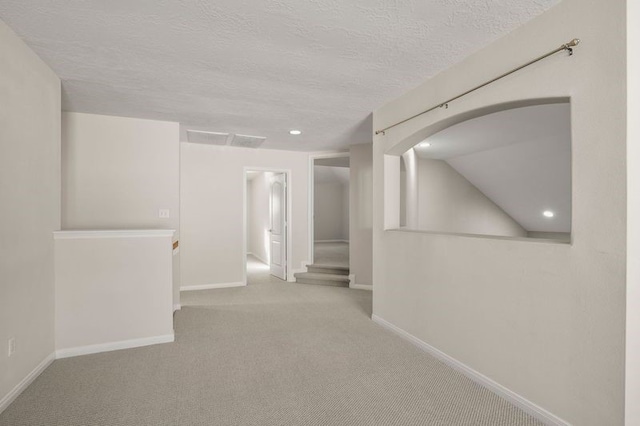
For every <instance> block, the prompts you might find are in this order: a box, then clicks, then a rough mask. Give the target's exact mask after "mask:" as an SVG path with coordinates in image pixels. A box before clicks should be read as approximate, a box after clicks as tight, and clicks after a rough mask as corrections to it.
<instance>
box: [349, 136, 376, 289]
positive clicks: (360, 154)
mask: <svg viewBox="0 0 640 426" xmlns="http://www.w3.org/2000/svg"><path fill="white" fill-rule="evenodd" d="M349 170H350V177H349V188H350V195H349V199H350V206H349V207H350V216H349V223H350V227H349V269H350V272H351V274H353V275H355V277H356V284H361V285H371V284H372V283H373V278H372V272H373V264H372V262H373V258H372V256H373V253H372V250H373V249H372V244H371V238H372V226H373V222H372V212H373V199H372V197H373V150H372V145H371V144H361V145H352V146H351V149H350V163H349Z"/></svg>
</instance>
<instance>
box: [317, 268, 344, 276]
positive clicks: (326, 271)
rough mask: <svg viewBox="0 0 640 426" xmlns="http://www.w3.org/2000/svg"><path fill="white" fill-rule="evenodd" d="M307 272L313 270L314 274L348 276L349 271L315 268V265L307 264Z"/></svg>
mask: <svg viewBox="0 0 640 426" xmlns="http://www.w3.org/2000/svg"><path fill="white" fill-rule="evenodd" d="M307 272H313V273H314V274H332V275H344V276H349V271H348V270H344V269H328V268H316V267H313V266H307Z"/></svg>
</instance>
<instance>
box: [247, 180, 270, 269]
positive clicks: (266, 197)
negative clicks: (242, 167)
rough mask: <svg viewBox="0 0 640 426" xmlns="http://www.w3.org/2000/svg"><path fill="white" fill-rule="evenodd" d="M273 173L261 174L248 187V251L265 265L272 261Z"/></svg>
mask: <svg viewBox="0 0 640 426" xmlns="http://www.w3.org/2000/svg"><path fill="white" fill-rule="evenodd" d="M272 176H273V173H271V172H260V173H258V174H257V175H256V177H254V178H253V179H252V180H251V181H249V182H248V186H247V219H248V222H247V225H248V226H247V233H248V234H249V239H248V245H247V250H248V251H249V252H251V253H253V255H254V256H256V257H257V258H258V259H260V260H262V261H263V262H264V263H267V264H268V263H269V262H270V260H271V253H270V246H271V244H270V234H269V229H271V214H270V211H269V209H270V194H271V177H272Z"/></svg>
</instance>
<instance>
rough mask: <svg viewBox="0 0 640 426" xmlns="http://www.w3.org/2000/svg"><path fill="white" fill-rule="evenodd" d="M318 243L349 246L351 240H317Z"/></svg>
mask: <svg viewBox="0 0 640 426" xmlns="http://www.w3.org/2000/svg"><path fill="white" fill-rule="evenodd" d="M314 242H316V243H347V244H349V240H315V241H314Z"/></svg>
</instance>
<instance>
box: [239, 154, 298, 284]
mask: <svg viewBox="0 0 640 426" xmlns="http://www.w3.org/2000/svg"><path fill="white" fill-rule="evenodd" d="M247 172H271V173H284V175H285V185H286V194H287V207H286V208H287V210H286V215H287V220H286V226H287V233H286V238H285V251H286V252H287V256H286V259H285V277H287V281H292V280H293V269H292V268H291V265H292V264H293V249H292V246H293V245H292V244H291V239H292V233H291V229H292V222H293V220H292V217H291V193H292V192H291V186H292V184H291V169H278V168H273V167H250V166H245V167H244V168H243V170H242V179H243V181H242V265H243V266H242V282H243V284H244V285H247V249H248V247H247V217H248V216H247ZM269 214H271V212H269Z"/></svg>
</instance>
